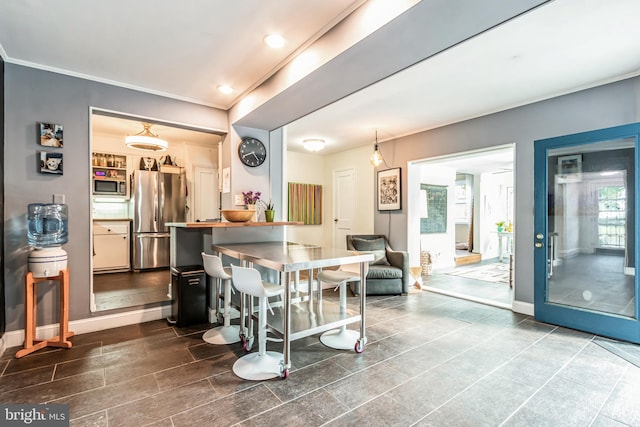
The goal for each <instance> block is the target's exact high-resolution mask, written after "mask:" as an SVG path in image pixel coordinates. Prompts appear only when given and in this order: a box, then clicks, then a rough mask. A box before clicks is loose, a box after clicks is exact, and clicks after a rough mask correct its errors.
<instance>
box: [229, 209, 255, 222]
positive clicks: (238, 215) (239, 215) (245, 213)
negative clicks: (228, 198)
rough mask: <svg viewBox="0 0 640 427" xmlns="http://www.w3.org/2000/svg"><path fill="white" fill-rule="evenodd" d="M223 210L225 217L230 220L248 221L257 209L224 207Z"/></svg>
mask: <svg viewBox="0 0 640 427" xmlns="http://www.w3.org/2000/svg"><path fill="white" fill-rule="evenodd" d="M221 212H222V216H223V217H224V219H226V220H227V221H230V222H247V221H249V220H250V219H251V218H253V214H254V213H255V211H249V210H246V209H226V210H224V209H223V210H222V211H221Z"/></svg>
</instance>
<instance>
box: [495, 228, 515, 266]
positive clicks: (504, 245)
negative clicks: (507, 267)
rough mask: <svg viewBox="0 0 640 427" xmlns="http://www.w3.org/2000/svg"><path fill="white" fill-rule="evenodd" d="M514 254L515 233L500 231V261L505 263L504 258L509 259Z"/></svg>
mask: <svg viewBox="0 0 640 427" xmlns="http://www.w3.org/2000/svg"><path fill="white" fill-rule="evenodd" d="M503 240H504V241H503ZM505 249H506V250H505ZM512 253H513V232H510V231H499V232H498V259H499V260H500V262H504V261H503V258H504V257H505V256H506V257H507V258H509V255H511V254H512Z"/></svg>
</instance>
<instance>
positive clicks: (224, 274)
mask: <svg viewBox="0 0 640 427" xmlns="http://www.w3.org/2000/svg"><path fill="white" fill-rule="evenodd" d="M202 263H203V264H204V271H205V272H206V273H207V275H208V276H210V277H211V278H212V279H215V282H216V297H215V298H216V317H218V319H219V318H220V287H221V282H222V281H224V308H223V319H224V323H223V326H217V327H215V328H212V329H209V330H208V331H207V332H205V333H204V335H203V336H202V339H203V340H204V341H206V342H208V343H209V344H233V343H236V342H239V341H240V327H239V326H236V325H231V292H232V289H231V269H230V268H229V267H223V266H222V260H221V259H220V257H219V256H216V255H209V254H206V253H204V252H202Z"/></svg>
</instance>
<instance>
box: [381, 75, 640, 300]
mask: <svg viewBox="0 0 640 427" xmlns="http://www.w3.org/2000/svg"><path fill="white" fill-rule="evenodd" d="M639 94H640V78H639V77H636V78H632V79H627V80H623V81H620V82H616V83H611V84H607V85H604V86H599V87H596V88H593V89H588V90H583V91H580V92H576V93H573V94H569V95H564V96H560V97H557V98H553V99H549V100H546V101H541V102H537V103H534V104H530V105H526V106H523V107H518V108H514V109H511V110H507V111H503V112H500V113H496V114H491V115H488V116H484V117H480V118H477V119H474V120H468V121H465V122H462V123H457V124H454V125H451V126H445V127H442V128H439V129H434V130H430V131H426V132H421V133H418V134H415V135H411V136H407V137H404V138H400V139H397V140H395V141H389V142H385V143H384V144H381V151H382V153H383V155H384V158H385V160H386V161H387V163H388V165H389V166H388V167H397V166H400V167H402V174H403V177H402V182H403V183H406V182H408V181H407V163H408V162H411V161H415V160H419V159H426V158H430V157H436V156H442V155H448V154H454V153H460V152H465V151H470V150H476V149H482V148H488V147H493V146H498V145H503V144H508V143H515V151H516V154H515V222H514V226H515V228H514V232H515V265H516V276H515V281H516V285H517V286H516V294H515V298H516V300H517V301H521V302H527V303H533V236H534V229H533V145H534V144H533V142H534V140H537V139H542V138H549V137H553V136H560V135H567V134H572V133H577V132H583V131H588V130H594V129H601V128H607V127H612V126H618V125H623V124H629V123H634V122H637V121H639V120H640V112H639V111H638V101H639ZM402 193H403V195H402V197H403V200H407V199H406V197H407V185H404V186H403V189H402ZM403 206H405V207H403V210H402V211H399V212H398V213H396V214H394V215H391V217H390V221H391V226H389V217H388V214H387V213H379V212H377V211H376V214H375V218H374V229H375V233H381V234H387V233H389V230H391V231H390V233H389V234H390V236H391V239H390V240H391V246H392V247H396V248H406V247H407V240H408V234H407V233H408V230H407V208H406V204H404V203H403Z"/></svg>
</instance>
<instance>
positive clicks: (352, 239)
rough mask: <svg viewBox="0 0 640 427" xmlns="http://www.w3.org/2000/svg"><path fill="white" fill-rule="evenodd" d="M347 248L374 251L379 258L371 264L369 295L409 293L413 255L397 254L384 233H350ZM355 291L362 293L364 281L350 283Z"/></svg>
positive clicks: (368, 282)
mask: <svg viewBox="0 0 640 427" xmlns="http://www.w3.org/2000/svg"><path fill="white" fill-rule="evenodd" d="M347 249H348V250H352V251H353V250H356V251H361V252H372V253H373V254H374V255H375V259H374V260H373V261H372V262H370V263H369V272H368V273H367V295H400V294H402V295H406V294H407V293H409V286H410V283H411V276H410V275H409V254H408V253H407V252H405V251H394V250H393V249H391V247H390V246H389V242H388V241H387V238H386V236H384V235H383V234H349V235H347ZM350 287H351V292H353V293H354V294H356V295H359V294H360V282H352V283H350Z"/></svg>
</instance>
